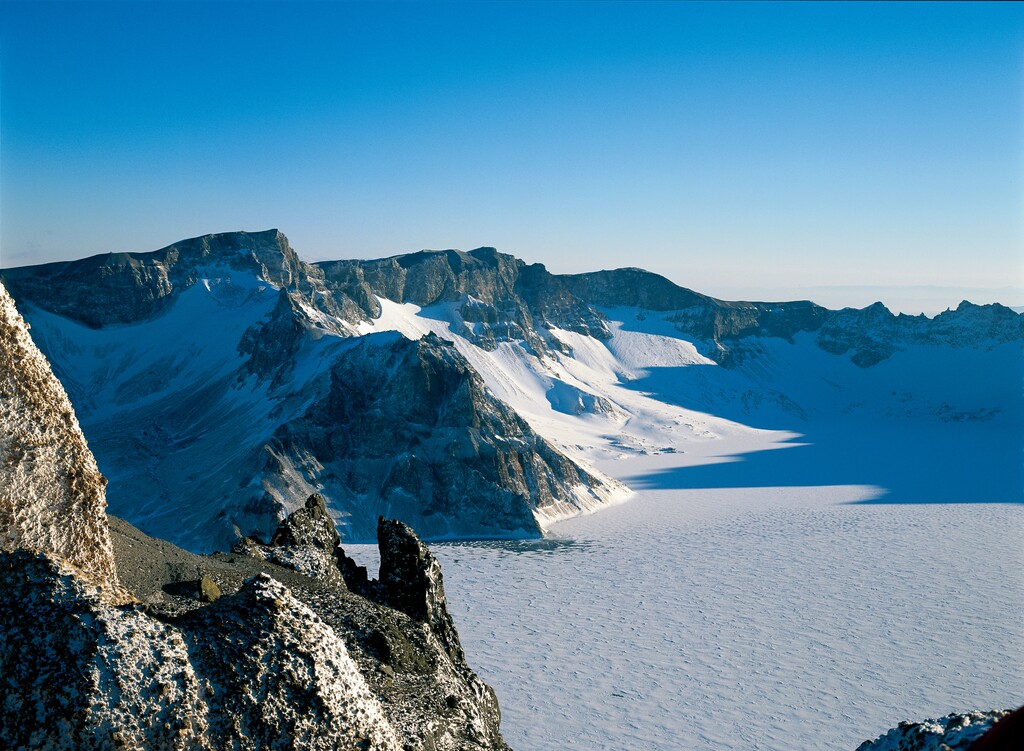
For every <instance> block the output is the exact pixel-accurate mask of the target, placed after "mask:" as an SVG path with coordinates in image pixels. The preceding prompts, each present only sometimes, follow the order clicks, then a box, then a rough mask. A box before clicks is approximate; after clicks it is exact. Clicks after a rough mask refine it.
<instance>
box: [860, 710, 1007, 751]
mask: <svg viewBox="0 0 1024 751" xmlns="http://www.w3.org/2000/svg"><path fill="white" fill-rule="evenodd" d="M1009 715H1010V711H1009V710H992V711H989V712H964V713H960V714H949V715H946V716H945V717H940V718H939V719H937V720H925V721H924V722H901V723H900V724H899V727H896V728H893V729H892V730H890V731H889V732H887V733H885V734H884V735H881V736H879V737H878V738H876V739H875V740H873V741H864V742H863V743H862V744H860V745H859V746H857V751H968V749H970V748H972V747H974V746H975V745H976V743H977V742H978V741H979V739H981V738H982V737H983V736H984V735H985V734H986V733H988V732H989V731H990V730H991V729H992V727H993V725H995V724H996V723H997V722H999V721H1000V720H1001V719H1002V718H1004V717H1007V716H1009ZM1019 740H1020V738H1017V741H1019ZM978 745H980V744H978ZM1018 747H1019V746H1017V745H1016V744H1015V743H1014V745H1006V746H999V747H992V749H991V751H996V748H1005V749H1006V750H1007V751H1009V749H1010V748H1018Z"/></svg>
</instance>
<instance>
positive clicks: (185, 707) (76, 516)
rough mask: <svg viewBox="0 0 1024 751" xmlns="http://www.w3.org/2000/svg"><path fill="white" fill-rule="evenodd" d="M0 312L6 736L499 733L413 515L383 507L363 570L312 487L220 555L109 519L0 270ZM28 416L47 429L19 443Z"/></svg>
mask: <svg viewBox="0 0 1024 751" xmlns="http://www.w3.org/2000/svg"><path fill="white" fill-rule="evenodd" d="M0 327H2V333H3V337H0V385H2V386H0V404H2V407H3V410H2V412H0V416H2V419H0V488H2V489H3V497H2V501H3V505H2V506H0V508H2V510H3V514H0V539H3V540H4V544H3V549H2V550H0V614H2V615H0V676H2V680H3V682H4V701H3V702H2V703H0V746H2V747H4V748H12V749H16V748H33V749H68V750H69V751H70V750H72V749H74V750H76V751H77V750H79V749H97V750H99V749H110V748H147V749H222V748H238V749H323V750H324V751H327V749H330V750H331V751H337V750H338V749H344V750H345V751H356V750H357V749H363V750H370V749H373V750H374V751H399V750H400V749H408V750H409V751H413V750H414V749H415V750H416V751H419V750H420V749H425V750H428V751H429V750H433V751H455V750H456V749H464V750H465V751H507V749H508V747H507V746H506V744H505V743H504V741H503V740H502V738H501V735H500V732H499V721H500V714H499V710H498V705H497V700H496V699H495V696H494V693H493V691H491V690H490V688H488V687H487V686H486V685H485V684H484V683H483V682H482V681H480V679H479V678H477V676H476V675H475V674H474V673H473V671H472V670H471V669H470V668H469V666H468V664H467V663H466V660H465V656H464V655H463V652H462V648H461V646H460V644H459V638H458V634H457V632H456V630H455V626H454V623H453V622H452V619H451V616H450V615H449V614H448V610H447V604H446V598H445V593H444V585H443V580H442V575H441V570H440V567H439V565H438V563H437V561H436V559H434V557H433V555H432V554H431V553H430V551H429V550H428V549H427V548H426V546H424V545H423V543H422V542H420V541H419V539H418V538H417V537H416V535H415V533H414V532H413V531H412V530H411V529H410V528H409V527H408V526H406V525H404V524H401V523H400V522H396V521H387V520H384V519H383V518H381V519H380V520H379V521H378V539H379V543H380V559H381V569H380V576H379V578H378V579H376V580H370V579H369V578H368V576H367V574H366V571H365V569H360V568H358V567H357V566H355V564H354V562H352V561H351V560H350V559H348V557H347V556H346V555H345V554H344V551H343V550H342V549H341V548H340V547H339V545H338V543H339V537H338V533H337V530H336V529H335V527H334V524H333V520H332V519H331V518H330V516H329V515H328V513H327V509H326V507H325V505H324V502H323V499H322V498H321V497H319V496H311V497H310V498H309V499H308V500H307V502H306V504H305V505H304V506H303V507H302V508H301V509H299V510H298V511H297V512H295V513H294V514H293V515H291V516H290V517H288V518H287V519H285V520H284V522H283V523H282V524H281V525H280V527H279V529H278V530H277V532H276V533H275V535H274V536H273V538H272V540H271V541H270V543H269V544H267V543H263V542H261V541H258V540H243V541H241V542H240V543H239V544H238V545H237V546H236V548H235V550H234V551H233V552H232V553H230V554H221V555H218V556H199V555H195V554H192V553H188V552H186V551H184V550H182V549H180V548H177V547H176V546H173V545H171V544H169V543H167V542H164V541H161V540H155V539H153V538H150V537H148V536H146V535H145V534H143V533H142V532H140V531H139V530H138V529H136V528H134V527H132V526H131V525H129V524H127V523H126V522H123V521H122V520H119V519H117V518H114V517H110V519H109V522H108V519H107V518H106V517H104V516H103V511H104V500H103V496H102V485H103V483H102V482H100V481H98V480H97V478H98V477H99V475H98V472H96V465H95V460H94V459H93V457H92V455H91V454H90V453H89V450H88V447H87V446H86V445H85V441H84V439H83V438H82V435H81V432H80V430H79V429H78V425H77V422H76V421H75V420H74V415H73V413H71V412H70V405H69V404H68V401H67V398H66V396H64V393H63V390H62V389H61V387H60V384H59V383H58V382H57V381H56V379H55V378H54V377H53V375H52V374H51V373H50V372H49V370H48V369H46V368H45V360H44V359H43V358H42V356H41V355H40V354H39V352H38V351H37V350H36V349H35V348H34V346H33V345H32V343H31V340H30V339H29V338H28V335H27V330H26V329H25V326H24V322H23V321H21V319H20V317H19V316H18V315H17V313H16V312H15V311H14V308H13V305H10V300H9V298H8V297H7V295H6V291H5V290H4V289H3V287H2V286H0ZM26 394H32V395H34V398H32V399H28V400H26V399H25V398H24V397H25V395H26ZM24 425H30V426H32V425H35V426H43V430H44V432H45V434H46V435H45V436H44V437H43V438H40V440H39V441H38V442H37V443H36V444H34V445H32V446H30V447H28V448H26V445H25V443H24V440H23V436H24V430H23V429H22V427H23V426H24ZM46 452H49V455H47V454H46ZM54 455H55V456H54ZM37 472H38V473H39V477H38V478H37V479H38V480H39V482H38V483H35V484H31V483H27V482H25V481H24V479H25V478H26V476H32V475H34V473H37ZM12 478H14V479H15V480H18V478H21V480H18V481H17V482H12V481H11V480H12ZM83 478H84V480H83ZM30 516H31V517H32V518H33V519H34V521H35V527H34V528H32V529H26V528H25V525H24V524H23V523H22V521H23V520H24V519H26V518H28V517H30ZM69 530H70V531H73V532H74V534H73V535H72V536H71V537H70V538H69V537H68V531H69ZM346 580H349V581H351V582H352V583H353V587H354V588H356V589H358V592H356V591H353V589H351V588H350V587H349V586H347V585H346Z"/></svg>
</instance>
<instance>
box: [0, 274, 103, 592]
mask: <svg viewBox="0 0 1024 751" xmlns="http://www.w3.org/2000/svg"><path fill="white" fill-rule="evenodd" d="M105 486H106V480H105V479H104V477H103V476H102V475H101V474H100V472H99V469H97V467H96V460H95V459H94V458H93V455H92V452H90V451H89V447H88V445H87V444H86V442H85V437H84V436H83V435H82V431H81V429H80V428H79V426H78V419H77V418H76V417H75V413H74V410H73V409H72V408H71V402H70V401H68V397H67V394H66V393H65V392H64V387H63V386H61V384H60V381H58V380H57V379H56V378H55V377H54V375H53V373H52V372H51V370H50V365H49V363H48V362H47V361H46V358H45V357H43V355H42V354H41V353H40V352H39V350H38V349H36V346H35V344H33V342H32V338H31V337H30V336H29V333H28V325H27V324H26V323H25V321H24V320H23V319H22V317H21V316H20V315H18V311H17V310H16V309H15V307H14V301H13V300H12V299H11V297H10V295H8V294H7V290H6V289H5V288H4V286H3V285H2V284H0V531H2V535H0V548H2V549H3V550H15V549H17V548H26V549H30V550H46V551H51V552H53V553H56V554H57V555H58V556H60V558H61V559H62V560H63V561H64V562H65V565H66V566H68V567H69V568H70V569H72V570H73V571H74V572H75V573H76V574H77V575H78V576H79V577H81V578H82V580H83V581H85V582H88V583H89V584H91V585H93V586H95V587H99V588H102V589H104V590H106V591H107V592H108V594H109V595H111V596H114V597H117V596H118V592H119V589H118V582H117V571H116V569H115V566H114V555H113V552H112V550H111V547H110V536H109V534H108V532H107V520H106V516H105V512H106V507H107V502H106V496H105V490H104V488H105Z"/></svg>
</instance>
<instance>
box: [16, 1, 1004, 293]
mask: <svg viewBox="0 0 1024 751" xmlns="http://www.w3.org/2000/svg"><path fill="white" fill-rule="evenodd" d="M0 10H2V13H0V72H2V78H0V82H2V96H0V104H2V107H0V133H2V137H0V265H2V266H17V265H26V264H34V263H45V262H48V261H54V260H61V259H70V258H77V257H84V256H89V255H94V254H98V253H103V252H111V251H114V252H119V251H137V252H144V251H148V250H153V249H157V248H160V247H164V246H166V245H167V244H169V243H172V242H176V241H178V240H181V239H184V238H187V237H193V236H197V235H201V234H206V233H209V232H218V231H224V230H226V229H230V228H234V227H256V228H259V227H267V226H279V227H281V229H282V231H284V232H285V233H286V234H287V235H288V237H289V238H290V240H291V241H292V243H293V245H294V246H295V247H296V248H297V249H298V251H299V253H300V254H301V255H302V257H303V258H305V259H307V260H317V259H322V258H354V257H363V258H372V257H381V256H387V255H396V254H401V253H405V252H413V251H415V250H418V249H420V248H424V247H457V248H473V247H479V246H483V245H491V246H495V247H497V248H499V249H500V250H501V251H503V252H506V253H510V254H512V255H515V256H517V257H519V258H522V259H523V260H525V261H527V262H530V263H534V262H540V263H544V264H545V265H546V266H547V267H548V268H549V269H551V270H552V271H555V272H559V273H566V272H580V271H588V270H597V269H601V268H615V267H621V266H641V267H643V268H646V269H648V270H650V271H653V272H655V273H659V274H662V275H663V276H666V277H668V278H669V279H672V280H673V281H674V282H676V283H678V284H680V285H683V286H686V287H690V288H692V289H695V290H698V291H701V292H705V293H707V294H711V295H714V296H717V297H725V298H733V299H735V298H737V297H751V296H757V297H766V296H781V297H794V296H799V295H800V294H801V292H800V291H807V290H810V291H812V292H813V295H818V296H819V299H817V300H816V301H818V302H821V303H822V304H825V305H828V306H830V307H833V306H836V305H840V304H858V303H863V304H864V305H866V304H869V303H870V302H873V301H874V300H873V299H868V298H869V297H871V296H872V295H873V294H874V292H872V290H881V291H882V294H881V295H876V296H875V299H881V301H882V302H883V303H885V304H886V305H887V306H889V307H890V308H892V309H893V310H901V311H905V312H914V313H916V312H921V311H922V310H924V311H926V312H929V311H930V312H938V311H939V310H943V309H945V308H946V307H955V306H956V304H958V303H959V301H960V300H962V299H971V295H972V294H974V295H979V294H981V295H983V296H984V295H987V294H988V293H989V292H992V291H993V290H994V291H996V292H999V293H1000V294H1001V293H1002V292H1001V291H1002V290H1005V289H1006V288H1009V290H1006V293H1007V294H1012V295H1013V296H1011V297H1007V298H1006V299H1003V300H999V302H1002V303H1004V304H1006V305H1011V306H1018V305H1021V304H1024V298H1022V297H1020V296H1019V295H1017V292H1016V291H1017V290H1021V289H1024V268H1022V266H1024V264H1022V258H1024V220H1022V211H1021V207H1022V204H1024V188H1022V185H1024V178H1022V170H1021V166H1022V165H1024V149H1022V138H1021V133H1022V132H1024V95H1022V91H1024V66H1022V65H1021V61H1022V59H1024V8H1022V7H1021V6H1019V5H1014V4H1006V5H1000V4H984V3H981V4H965V3H939V4H930V3H913V4H858V3H820V4H819V3H796V4H789V3H782V4H776V3H720V4H716V3H615V2H602V3H584V2H580V3H547V2H538V3H529V4H515V3H502V2H494V3H422V4H419V3H417V4H401V3H394V4H392V3H387V4H377V5H374V4H348V3H341V2H338V3H312V4H309V3H286V4H282V3H229V2H223V3H163V2H147V3H108V4H102V3H90V2H80V3H59V2H53V3H26V2H10V1H8V0H2V1H0ZM271 30H272V32H271ZM839 287H842V288H845V289H844V290H839V289H837V288H839ZM924 288H928V289H929V290H932V292H931V293H929V294H928V295H925V294H924V293H923V292H922V291H921V290H922V289H924ZM934 288H943V290H942V292H941V294H938V295H936V294H932V293H934V292H935V289H934ZM851 290H855V291H853V292H851ZM915 290H916V291H915ZM908 291H912V292H913V293H912V294H908ZM754 292H757V294H756V295H755V294H754ZM813 295H808V294H803V296H811V298H812V299H814V297H813ZM865 295H866V296H865ZM926 297H927V299H925V298H926ZM846 301H853V302H852V303H847V302H846ZM990 301H992V300H972V302H990Z"/></svg>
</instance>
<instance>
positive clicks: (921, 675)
mask: <svg viewBox="0 0 1024 751" xmlns="http://www.w3.org/2000/svg"><path fill="white" fill-rule="evenodd" d="M787 450H792V449H787ZM693 460H694V459H693V458H692V457H686V456H684V455H671V454H665V455H661V456H649V457H641V458H634V459H627V460H622V461H620V462H615V463H608V464H607V465H606V466H604V467H603V468H604V469H606V470H607V471H609V472H610V473H611V474H615V475H617V476H619V477H622V478H624V479H626V480H627V481H628V482H630V484H631V485H633V486H634V487H647V488H648V489H643V490H640V491H639V492H638V493H637V495H636V496H635V497H634V499H633V500H632V501H630V502H629V503H627V504H624V505H621V506H617V507H614V508H609V509H606V510H604V511H601V512H599V513H597V514H594V515H590V516H585V517H579V518H576V519H572V520H569V521H565V522H561V523H559V524H557V525H555V527H554V528H553V530H552V536H551V538H550V539H546V540H541V541H523V542H478V543H448V544H436V545H434V546H433V548H434V550H435V552H436V553H437V555H438V556H439V558H440V559H441V562H442V564H443V567H444V572H445V582H446V590H447V592H448V598H449V603H450V606H451V609H452V611H453V614H454V616H455V619H456V623H457V625H458V628H459V632H460V634H461V636H462V642H463V645H464V647H465V649H466V652H467V655H468V657H469V660H470V663H471V664H472V665H473V666H474V668H475V669H476V670H477V671H478V672H479V673H480V675H481V676H482V677H483V678H484V679H485V680H486V681H487V682H488V683H489V684H491V685H492V686H493V687H494V688H495V690H496V691H497V693H498V697H499V699H500V701H501V706H502V711H503V732H504V734H505V737H506V739H507V740H508V742H509V743H510V744H511V745H512V747H513V748H515V749H517V751H541V750H545V749H562V748H580V749H590V750H595V751H597V750H600V749H608V750H609V751H612V750H615V751H638V750H640V749H659V750H661V749H780V750H781V749H793V748H803V749H851V751H852V749H855V748H856V747H857V745H858V744H859V743H860V742H862V741H864V740H866V739H869V738H875V737H877V736H878V735H880V734H882V733H883V732H885V731H886V730H887V729H889V728H890V727H893V726H895V725H896V724H898V723H899V722H900V721H901V720H904V719H915V720H920V719H924V718H927V717H937V716H941V715H944V714H947V713H949V712H951V711H955V710H966V709H976V708H986V709H987V708H993V707H1013V706H1017V705H1019V704H1021V703H1024V676H1022V667H1021V666H1022V665H1024V626H1022V624H1024V577H1022V572H1024V549H1022V546H1021V544H1020V541H1021V540H1022V539H1024V507H1022V506H1021V505H1017V504H989V503H963V504H947V503H943V504H937V503H919V504H904V503H892V504H886V503H877V502H870V501H871V500H873V499H876V498H877V496H878V489H877V488H876V487H872V486H853V485H833V486H818V487H813V486H812V487H771V488H767V487H741V488H721V487H719V488H697V489H687V488H683V487H665V485H681V484H683V483H660V482H645V478H661V477H665V476H666V475H668V476H671V473H672V471H673V470H679V469H680V465H685V464H687V463H689V462H691V461H693ZM659 486H660V487H659ZM862 501H869V502H867V503H863V502H862ZM351 548H352V552H353V553H354V554H355V555H356V556H357V558H359V559H361V560H363V561H366V562H368V563H371V564H372V557H373V552H372V549H368V548H367V547H364V546H351Z"/></svg>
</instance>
